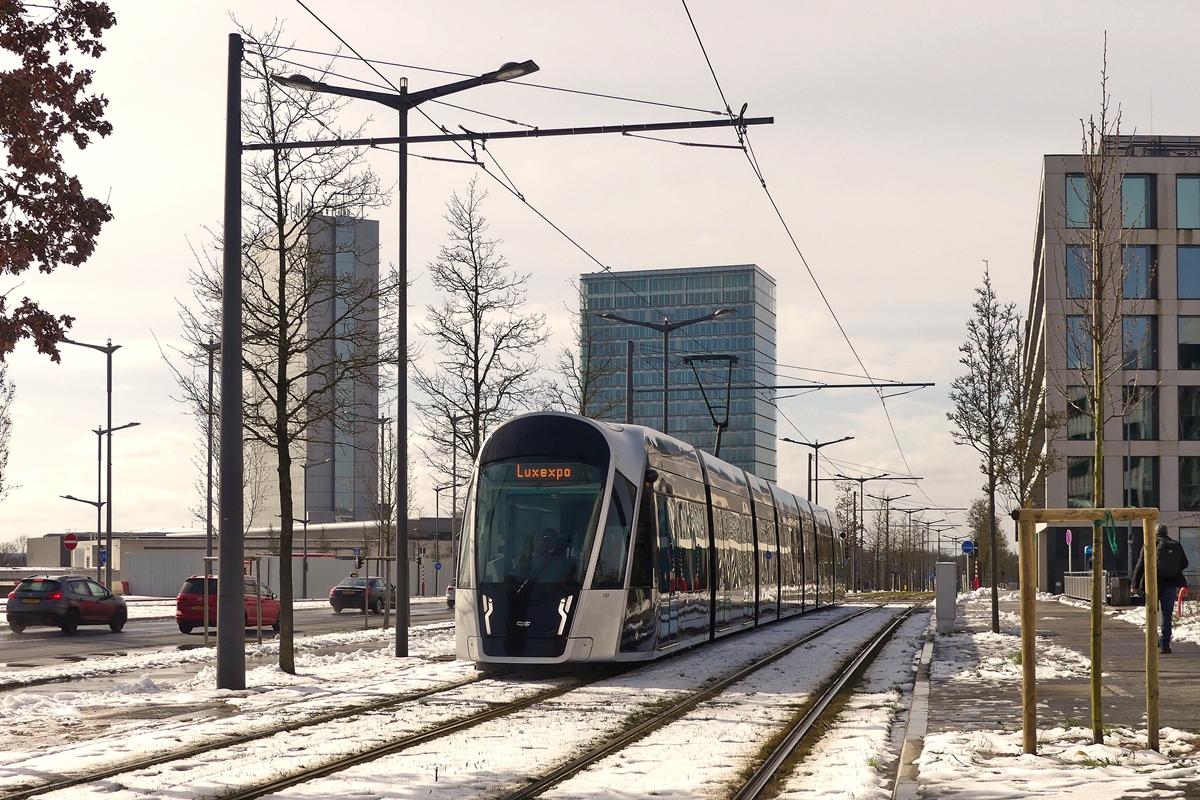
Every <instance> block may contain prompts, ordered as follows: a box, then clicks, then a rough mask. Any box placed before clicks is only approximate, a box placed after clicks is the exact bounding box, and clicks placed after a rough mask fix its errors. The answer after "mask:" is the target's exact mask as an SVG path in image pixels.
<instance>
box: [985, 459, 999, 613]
mask: <svg viewBox="0 0 1200 800" xmlns="http://www.w3.org/2000/svg"><path fill="white" fill-rule="evenodd" d="M988 531H990V535H991V537H992V541H991V543H990V546H989V547H988V559H989V560H990V561H991V563H990V564H988V572H989V573H990V574H991V579H992V633H999V632H1000V586H999V583H998V581H997V580H996V578H997V572H998V570H997V564H999V562H1000V546H999V543H998V542H997V541H996V538H997V535H998V534H999V531H997V530H996V469H995V467H994V466H993V467H991V468H989V474H988Z"/></svg>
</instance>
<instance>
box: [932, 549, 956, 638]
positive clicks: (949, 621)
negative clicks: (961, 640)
mask: <svg viewBox="0 0 1200 800" xmlns="http://www.w3.org/2000/svg"><path fill="white" fill-rule="evenodd" d="M955 566H956V565H955V563H954V562H953V561H939V562H938V565H937V599H936V602H935V607H936V609H937V630H938V633H953V632H954V614H955V611H956V609H955V603H954V600H955V586H956V582H957V575H956V574H955Z"/></svg>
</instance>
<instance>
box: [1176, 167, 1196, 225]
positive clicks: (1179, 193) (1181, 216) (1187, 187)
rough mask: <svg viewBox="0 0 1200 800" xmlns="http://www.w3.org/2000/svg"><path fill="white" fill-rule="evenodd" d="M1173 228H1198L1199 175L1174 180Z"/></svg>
mask: <svg viewBox="0 0 1200 800" xmlns="http://www.w3.org/2000/svg"><path fill="white" fill-rule="evenodd" d="M1175 227H1176V228H1200V175H1179V176H1177V177H1176V178H1175Z"/></svg>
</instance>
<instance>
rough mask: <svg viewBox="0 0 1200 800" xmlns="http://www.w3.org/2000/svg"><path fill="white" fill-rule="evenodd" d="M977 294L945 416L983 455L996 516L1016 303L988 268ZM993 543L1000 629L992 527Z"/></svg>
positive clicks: (996, 606)
mask: <svg viewBox="0 0 1200 800" xmlns="http://www.w3.org/2000/svg"><path fill="white" fill-rule="evenodd" d="M975 291H976V293H977V294H978V295H979V297H978V298H977V299H976V301H975V303H974V305H973V306H972V307H973V308H974V309H975V316H974V318H972V319H970V320H968V321H967V340H966V342H964V343H963V344H962V345H960V346H959V348H958V351H959V352H960V353H961V354H962V357H961V358H959V363H960V364H962V365H963V366H964V367H966V368H967V373H966V374H965V375H962V376H959V377H958V378H955V379H954V382H953V383H952V384H951V387H950V401H951V402H952V403H953V404H954V410H953V411H951V412H949V413H947V414H946V417H947V418H948V419H949V420H950V422H952V423H953V424H954V428H955V430H952V431H951V432H950V435H951V436H952V437H953V438H954V443H955V444H958V445H967V446H969V447H972V448H974V449H975V451H976V452H977V453H979V455H980V463H979V469H980V471H981V472H982V473H983V475H984V485H983V490H984V491H985V492H986V493H987V502H988V516H987V517H986V520H988V521H992V522H994V521H995V519H996V494H997V492H998V489H999V486H1000V481H1001V471H1002V469H1003V467H1004V465H1005V458H1004V453H1005V451H1006V450H1007V449H1008V448H1009V442H1010V440H1011V439H1012V430H1013V416H1012V410H1013V398H1012V395H1011V392H1012V390H1013V388H1014V387H1015V385H1016V380H1015V379H1014V377H1013V374H1012V373H1013V372H1015V371H1018V370H1019V368H1020V366H1019V364H1018V363H1017V358H1018V353H1019V350H1018V348H1017V340H1018V329H1019V326H1018V318H1017V310H1016V306H1015V305H1014V304H1012V303H1008V304H1005V305H1002V304H1001V303H1000V301H999V299H998V298H997V297H996V292H995V290H994V289H993V288H992V279H991V276H990V275H989V274H988V272H987V270H986V269H985V270H984V272H983V286H982V287H980V288H979V289H976V290H975ZM987 539H988V541H989V542H990V543H991V548H992V550H991V557H990V558H989V564H990V568H991V585H992V633H999V632H1000V600H999V588H998V586H997V565H998V563H999V559H998V553H997V550H996V546H997V545H996V539H997V537H996V531H995V530H994V529H993V530H991V531H989V533H988V537H987Z"/></svg>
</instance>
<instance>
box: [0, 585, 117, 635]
mask: <svg viewBox="0 0 1200 800" xmlns="http://www.w3.org/2000/svg"><path fill="white" fill-rule="evenodd" d="M7 612H8V627H9V628H11V629H12V631H13V633H22V632H24V630H25V629H26V628H32V627H35V626H48V627H53V628H61V629H62V632H63V633H65V634H67V635H70V634H73V633H75V631H76V630H77V629H78V628H79V626H80V625H107V626H108V627H109V628H110V629H111V630H112V632H113V633H116V632H118V631H120V630H121V629H122V628H124V627H125V621H126V620H128V619H129V611H128V609H127V608H126V607H125V598H123V597H121V596H119V595H115V594H113V593H112V592H110V591H109V590H108V589H106V588H104V587H103V586H101V585H100V584H98V583H96V582H95V581H94V580H92V579H91V578H84V577H80V576H76V575H55V576H51V575H39V576H35V577H29V578H25V579H23V580H22V581H21V582H20V583H18V584H17V587H16V588H15V589H13V590H12V591H11V592H9V595H8V608H7Z"/></svg>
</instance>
